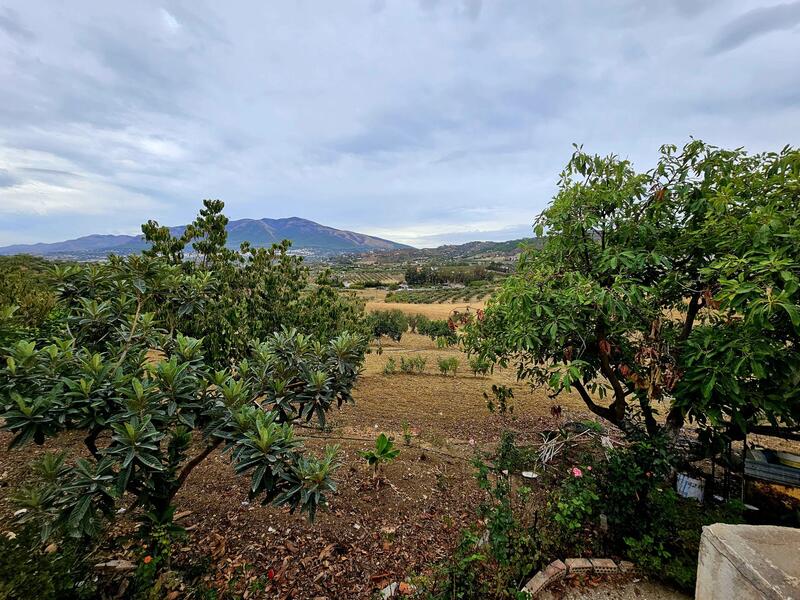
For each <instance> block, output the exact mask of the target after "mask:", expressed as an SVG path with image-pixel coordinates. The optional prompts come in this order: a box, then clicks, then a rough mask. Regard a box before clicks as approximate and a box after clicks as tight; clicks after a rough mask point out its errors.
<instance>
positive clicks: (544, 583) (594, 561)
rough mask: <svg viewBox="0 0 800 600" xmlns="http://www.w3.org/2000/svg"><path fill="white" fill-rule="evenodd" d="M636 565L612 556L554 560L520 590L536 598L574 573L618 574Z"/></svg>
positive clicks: (628, 571)
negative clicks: (614, 558) (616, 559)
mask: <svg viewBox="0 0 800 600" xmlns="http://www.w3.org/2000/svg"><path fill="white" fill-rule="evenodd" d="M633 569H634V565H633V563H631V562H628V561H626V560H623V561H620V562H619V563H615V562H614V561H613V560H611V559H610V558H567V559H565V560H564V561H563V562H562V561H560V560H554V561H553V562H551V563H550V564H549V565H547V566H546V567H545V568H544V569H542V570H541V571H539V572H538V573H536V575H534V576H533V577H532V578H531V579H530V580H529V581H528V583H526V584H525V587H523V588H522V589H521V590H520V591H521V592H526V593H527V594H528V596H529V597H531V598H534V597H536V595H537V594H539V593H540V592H543V591H544V590H545V589H547V588H548V587H549V586H550V585H552V584H553V583H555V582H557V581H561V580H562V579H564V578H565V577H569V576H573V575H588V574H591V573H594V574H595V575H617V574H619V573H623V574H624V573H630V572H631V571H633Z"/></svg>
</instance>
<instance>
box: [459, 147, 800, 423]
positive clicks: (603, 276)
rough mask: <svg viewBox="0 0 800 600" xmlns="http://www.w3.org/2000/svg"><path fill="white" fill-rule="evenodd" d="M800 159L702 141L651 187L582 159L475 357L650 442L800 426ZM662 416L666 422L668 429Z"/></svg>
mask: <svg viewBox="0 0 800 600" xmlns="http://www.w3.org/2000/svg"><path fill="white" fill-rule="evenodd" d="M799 200H800V153H799V152H798V151H797V150H793V149H791V148H785V149H784V150H783V151H781V152H780V153H769V154H763V155H756V156H749V155H747V154H746V153H745V152H744V151H742V150H733V151H727V150H720V149H717V148H714V147H712V146H708V145H706V144H704V143H702V142H699V141H692V142H690V143H689V144H687V145H686V146H685V147H684V148H683V150H682V151H680V152H679V151H678V150H677V148H676V147H674V146H664V147H662V149H661V157H660V160H659V162H658V164H657V166H656V167H655V168H654V169H653V170H652V171H650V172H647V173H637V172H636V171H634V169H633V167H632V166H631V164H630V163H629V162H628V161H625V160H621V159H619V158H617V157H616V156H608V157H605V158H603V157H600V156H590V155H588V154H586V153H584V152H583V151H582V150H581V149H580V148H577V149H576V151H575V153H574V154H573V156H572V158H571V160H570V162H569V163H568V165H567V167H566V169H565V170H564V171H563V172H562V174H561V178H560V182H559V191H558V193H557V195H556V196H555V198H554V199H553V201H552V202H551V204H550V206H549V207H548V208H547V209H546V210H545V211H544V212H543V213H542V214H541V215H540V216H539V218H538V219H537V222H536V226H535V228H536V232H537V235H539V236H541V235H542V234H544V233H545V232H546V234H547V241H546V243H545V245H544V247H543V248H542V249H541V250H536V249H534V248H528V249H527V250H526V251H525V252H524V253H523V255H522V257H521V259H520V263H519V267H518V270H517V273H516V274H515V275H513V276H511V277H509V278H508V279H507V280H506V282H505V283H504V285H503V287H502V288H501V290H500V291H499V292H498V293H497V294H496V295H495V296H494V298H493V299H492V300H491V301H490V303H489V306H488V308H487V310H486V312H485V314H484V315H481V317H480V318H479V319H477V320H476V321H474V322H473V324H472V325H470V326H468V327H467V335H466V337H465V342H466V344H467V348H468V350H469V351H470V352H471V353H473V354H476V355H479V356H481V357H483V358H486V359H489V360H492V361H493V362H499V363H501V364H508V363H512V362H513V363H514V364H516V366H517V369H518V376H519V377H520V378H521V379H525V380H530V381H531V382H533V383H534V384H537V385H546V386H549V387H550V389H551V390H552V392H553V394H554V395H557V394H559V393H561V392H562V391H564V390H572V389H575V390H576V391H577V392H578V394H579V395H580V396H581V398H582V399H583V401H584V402H585V403H586V405H587V407H588V408H589V409H590V410H591V411H592V412H594V413H595V414H597V415H599V416H601V417H603V418H605V419H607V420H608V421H610V422H611V423H613V424H615V425H617V426H619V427H621V428H623V429H626V430H628V429H631V428H635V427H636V421H637V419H635V418H634V417H639V416H640V417H641V418H642V420H643V422H644V427H645V428H646V430H647V431H648V432H649V433H650V434H651V435H653V434H657V433H659V432H660V431H662V429H663V426H664V425H665V424H666V425H667V426H668V428H669V429H670V430H671V431H673V432H674V431H676V430H677V429H679V428H680V427H682V426H683V424H684V422H685V420H686V419H687V418H688V419H694V420H697V421H698V422H700V423H701V424H702V425H705V426H709V427H711V428H714V429H715V430H720V429H721V430H724V431H725V433H727V434H728V435H733V436H741V435H742V434H743V433H744V432H745V431H747V430H753V428H754V427H758V426H759V424H760V423H761V422H762V421H763V420H766V421H767V422H769V423H770V424H772V425H778V424H781V425H783V426H785V427H788V428H790V429H794V428H796V426H797V423H798V418H799V417H800V402H798V391H797V389H798V388H797V383H798V381H799V380H798V377H800V358H799V356H800V355H798V352H797V341H798V338H797V336H798V327H799V326H800V312H798V311H799V310H800V309H799V308H798V301H799V300H800V295H799V294H798V285H797V280H798V276H800V244H798V236H799V235H800V208H798V207H800V202H799ZM659 415H661V416H659Z"/></svg>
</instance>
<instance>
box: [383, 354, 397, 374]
mask: <svg viewBox="0 0 800 600" xmlns="http://www.w3.org/2000/svg"><path fill="white" fill-rule="evenodd" d="M396 372H397V362H396V361H395V360H394V357H392V356H390V357H389V360H387V361H386V364H385V365H383V374H384V375H394V374H395V373H396Z"/></svg>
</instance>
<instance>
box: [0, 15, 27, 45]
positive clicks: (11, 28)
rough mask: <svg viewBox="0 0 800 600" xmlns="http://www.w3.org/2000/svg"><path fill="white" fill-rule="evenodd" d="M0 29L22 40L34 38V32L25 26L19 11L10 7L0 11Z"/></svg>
mask: <svg viewBox="0 0 800 600" xmlns="http://www.w3.org/2000/svg"><path fill="white" fill-rule="evenodd" d="M0 31H4V32H5V33H6V34H8V35H10V36H11V37H15V38H19V39H22V40H32V39H33V38H34V35H33V32H32V31H30V30H29V29H27V28H25V27H24V26H23V25H22V23H21V22H20V20H19V16H18V15H17V12H16V11H14V10H11V9H9V8H6V9H3V10H2V11H0Z"/></svg>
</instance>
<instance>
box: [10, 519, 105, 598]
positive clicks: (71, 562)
mask: <svg viewBox="0 0 800 600" xmlns="http://www.w3.org/2000/svg"><path fill="white" fill-rule="evenodd" d="M57 542H58V549H57V551H55V552H52V551H48V550H50V549H49V548H48V549H45V548H44V547H43V544H42V541H41V535H40V532H39V531H38V530H37V528H36V527H35V526H34V525H33V524H28V525H26V526H25V527H23V528H22V529H20V530H19V531H18V532H16V533H15V534H12V535H9V534H8V532H6V533H4V534H3V535H0V599H2V600H6V599H8V600H12V599H13V600H40V599H41V600H68V599H69V600H74V599H78V598H93V597H95V589H94V585H93V584H92V582H91V579H90V577H89V575H90V573H89V572H88V569H87V565H86V559H85V554H84V553H83V552H82V549H81V545H80V543H79V542H77V541H75V540H68V539H64V540H57ZM51 543H53V544H55V543H56V542H55V541H54V542H51Z"/></svg>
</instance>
